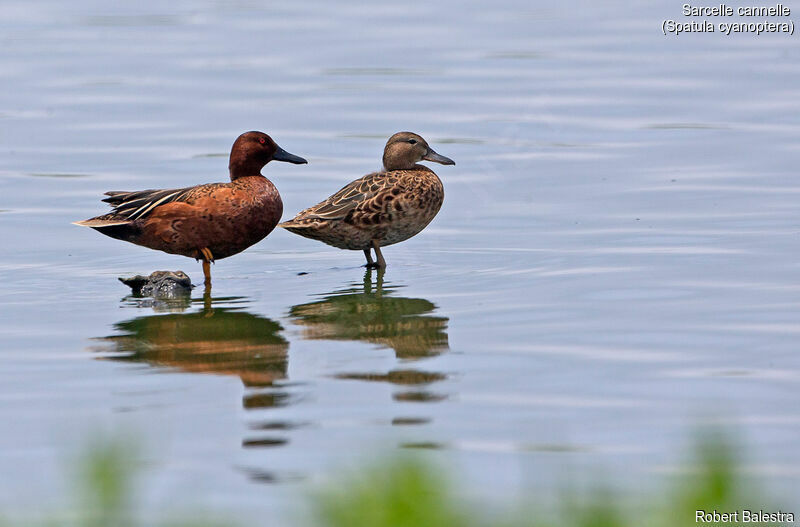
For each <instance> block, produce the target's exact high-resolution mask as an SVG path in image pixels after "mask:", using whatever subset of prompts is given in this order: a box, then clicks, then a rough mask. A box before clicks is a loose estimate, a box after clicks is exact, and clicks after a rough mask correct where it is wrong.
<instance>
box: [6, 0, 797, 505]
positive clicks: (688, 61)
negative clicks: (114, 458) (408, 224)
mask: <svg viewBox="0 0 800 527" xmlns="http://www.w3.org/2000/svg"><path fill="white" fill-rule="evenodd" d="M3 11H4V16H3V21H2V22H0V42H1V43H2V46H0V76H2V78H3V84H4V87H5V89H4V90H2V91H0V131H1V133H2V140H1V141H0V159H2V165H1V166H0V239H2V241H3V256H2V258H0V279H2V283H3V287H2V288H0V311H1V312H2V317H0V339H1V341H2V346H1V347H0V349H2V351H0V353H1V354H2V361H3V368H1V369H0V401H2V404H0V421H2V422H3V423H5V426H4V427H3V430H4V432H3V433H2V434H0V474H4V477H2V478H0V496H2V498H0V508H2V509H3V510H20V509H21V511H20V515H22V516H24V515H25V509H26V504H28V505H31V506H32V505H33V504H39V503H41V502H45V503H53V504H54V506H57V505H58V503H59V500H61V497H62V496H63V495H64V493H68V492H69V488H70V485H69V482H68V478H67V477H66V476H64V474H63V470H62V469H63V467H64V465H65V464H66V460H67V459H69V456H70V454H71V453H72V452H74V451H75V450H76V448H78V445H81V444H83V443H84V442H85V441H86V440H87V438H92V437H94V436H97V435H104V434H112V435H113V434H122V435H126V436H131V437H135V438H137V441H138V442H140V443H141V444H142V451H143V452H144V453H145V454H144V455H145V457H146V463H145V464H144V474H143V479H144V481H146V482H147V484H146V486H145V488H144V489H143V491H142V494H143V495H142V496H141V500H142V502H143V505H144V508H145V510H149V511H152V510H156V509H157V508H160V507H167V508H171V507H179V508H180V507H186V508H190V507H194V506H198V505H201V506H202V507H209V508H212V509H215V510H221V511H224V512H226V513H227V514H230V515H231V516H233V517H234V518H240V519H242V520H243V521H252V520H253V519H255V518H264V517H270V518H274V519H276V520H275V521H278V520H277V519H278V518H286V517H288V515H291V514H294V511H295V510H296V508H297V507H300V506H301V504H302V503H303V502H304V499H305V494H304V492H305V489H307V488H308V486H309V485H310V486H313V485H316V484H318V483H322V482H325V481H336V480H337V478H338V477H339V475H340V474H341V470H342V469H343V468H346V467H351V466H358V465H360V464H362V463H364V462H365V460H368V459H370V458H371V457H372V456H373V455H378V453H381V452H386V451H389V452H395V451H398V450H400V451H406V452H408V451H413V452H417V453H420V454H424V455H425V456H426V459H429V460H430V462H431V463H440V464H442V465H444V466H447V467H451V468H452V469H453V470H454V472H455V473H456V474H459V480H460V481H461V482H463V485H464V487H465V491H466V492H468V493H470V494H471V495H475V496H480V497H484V498H487V499H491V500H499V501H502V500H503V499H506V498H509V497H514V496H515V495H517V494H519V493H523V492H527V490H526V489H531V488H532V489H535V490H536V492H537V493H538V495H540V496H542V497H543V498H546V497H547V496H548V495H549V494H552V493H556V492H557V490H558V488H560V485H561V483H562V482H563V481H564V480H565V479H568V478H570V477H573V476H574V477H576V478H578V479H581V478H583V477H584V476H585V475H588V476H587V477H591V476H593V475H595V474H597V473H598V472H600V473H603V474H606V475H607V476H608V478H609V480H610V482H611V484H612V485H613V486H617V487H619V488H623V489H626V490H631V491H636V490H637V489H641V488H647V487H648V486H651V485H653V484H654V481H655V480H657V477H658V476H660V475H662V474H664V473H671V472H673V471H675V470H680V469H681V467H682V466H683V465H682V463H683V461H684V459H683V458H682V457H681V454H680V453H681V452H682V451H683V449H684V447H685V446H686V444H687V437H688V435H689V434H690V432H691V428H692V424H693V423H697V422H701V423H706V424H711V425H714V426H726V427H727V426H732V427H734V428H735V429H736V430H738V431H739V433H741V435H742V436H743V437H744V439H745V440H746V441H747V443H748V444H749V445H751V446H752V448H753V452H752V456H751V458H748V460H747V469H748V471H749V472H750V473H752V474H755V475H756V476H757V477H759V478H761V480H762V481H763V483H764V484H765V486H766V487H767V488H770V489H772V490H773V491H774V492H775V493H776V495H778V496H779V497H781V498H783V501H784V502H787V501H788V502H791V500H796V496H797V494H796V493H793V492H791V491H787V489H792V488H797V484H798V482H800V479H799V478H800V458H798V455H797V451H796V442H797V441H796V440H797V437H798V434H799V433H800V413H798V410H797V405H796V404H795V401H796V399H797V393H798V381H800V360H799V359H798V353H797V334H798V318H799V316H800V285H798V284H800V264H798V259H797V255H798V244H799V243H800V237H799V236H798V232H799V231H798V224H797V221H798V220H797V219H798V217H800V214H798V213H800V201H799V200H798V196H800V185H798V183H797V178H796V171H797V156H798V152H800V141H798V137H799V135H798V132H800V122H799V121H798V116H800V108H799V107H798V106H800V92H799V91H798V88H797V87H798V86H800V73H799V72H800V68H798V54H799V53H800V48H798V47H797V42H796V38H795V37H786V36H775V35H762V36H760V37H755V36H752V35H737V36H731V37H724V36H721V35H683V36H681V37H679V38H674V37H669V38H667V37H664V36H663V35H662V34H661V32H660V24H661V21H662V20H663V19H664V18H676V17H678V16H679V6H677V5H673V3H670V2H656V3H652V2H650V3H646V4H639V3H622V2H611V3H604V4H603V5H602V6H601V5H597V4H595V3H591V2H578V3H571V4H564V5H563V6H561V5H555V4H535V3H534V4H531V3H530V2H521V1H520V2H516V1H508V2H491V3H484V4H474V5H470V6H468V7H464V6H463V5H462V4H460V3H455V2H438V3H435V4H431V3H411V4H409V3H403V4H386V3H380V2H379V3H375V2H366V3H365V2H361V3H351V4H348V6H335V5H333V4H330V3H327V2H303V3H294V4H291V5H281V6H277V5H270V6H267V5H260V4H258V3H254V2H227V1H221V2H199V3H198V2H178V3H171V4H163V3H158V2H150V1H144V2H137V3H136V4H128V5H125V6H112V5H109V4H108V3H103V2H95V1H79V2H70V3H63V2H49V1H45V2H37V3H29V2H15V1H9V2H5V3H4V9H3ZM251 129H259V130H264V131H266V132H268V133H270V134H271V135H272V136H273V137H274V138H275V139H276V141H277V142H278V143H279V144H280V145H281V146H283V147H284V148H286V149H287V150H288V151H290V152H293V153H296V154H298V155H301V156H303V157H306V158H307V159H308V160H309V164H308V165H307V166H293V165H287V164H283V163H275V164H271V165H269V166H268V167H266V169H265V174H267V175H268V176H269V177H270V178H271V179H272V180H273V181H274V182H275V183H276V185H277V186H278V188H279V189H280V191H281V194H282V196H283V198H284V204H285V216H287V217H288V216H289V215H290V214H293V213H294V212H296V211H298V210H300V209H302V208H304V207H306V206H309V205H311V204H313V203H316V202H317V201H319V200H320V199H322V198H324V197H325V196H327V195H329V194H331V193H333V192H334V191H336V190H337V189H339V188H340V187H341V186H342V185H344V184H345V183H346V182H348V181H350V180H352V179H354V178H356V177H358V176H360V175H362V174H364V173H367V172H369V171H371V170H374V169H376V168H377V167H378V166H379V165H380V154H381V150H382V147H383V144H384V142H385V140H386V138H387V137H388V136H389V135H391V134H392V133H393V132H396V131H398V130H413V131H416V132H419V133H420V134H422V135H423V136H424V137H425V138H426V139H427V140H428V141H429V142H430V143H431V144H432V145H433V147H434V148H435V149H436V150H437V151H439V152H441V153H442V154H443V155H447V156H448V157H451V158H453V159H454V160H456V162H457V165H456V166H455V167H444V166H438V165H437V166H435V167H434V168H435V170H436V171H437V173H438V174H439V175H440V176H441V178H442V180H443V181H444V184H445V188H446V194H447V196H446V200H445V204H444V207H443V209H442V211H441V213H440V214H439V216H438V217H437V218H436V220H435V221H434V223H432V224H431V226H430V227H429V228H427V229H426V230H425V231H424V233H422V234H421V235H419V236H418V237H416V238H414V239H412V240H410V241H408V242H406V243H403V244H400V245H398V246H393V247H390V248H387V249H386V250H385V251H384V252H385V255H386V257H387V259H388V261H389V265H390V266H389V268H388V270H387V271H386V273H385V274H384V275H382V276H379V275H378V273H377V272H365V271H364V269H363V268H360V267H359V265H360V264H361V262H362V258H363V257H362V255H361V254H360V253H357V252H343V251H339V250H337V249H333V248H329V247H326V246H323V245H321V244H317V243H315V242H312V241H310V240H306V239H302V238H300V237H297V236H294V235H292V234H290V233H288V232H283V231H276V232H275V233H273V234H272V235H270V236H269V238H268V239H266V240H265V241H263V242H261V243H259V244H257V245H256V246H254V247H252V248H251V249H249V250H247V251H246V252H244V253H242V254H240V255H238V256H236V257H233V258H231V259H228V260H223V261H220V262H218V263H217V264H216V265H215V267H214V269H213V273H214V289H213V291H212V293H211V295H210V296H206V297H204V295H203V292H202V290H200V289H196V290H195V292H194V293H193V294H192V298H191V299H190V300H187V301H186V302H184V303H182V304H180V303H179V304H178V305H167V306H165V305H158V304H153V303H147V302H141V301H138V300H136V299H131V298H129V297H126V291H125V288H124V286H122V284H120V283H119V282H118V281H117V277H119V276H127V275H133V274H141V273H149V272H151V271H153V270H157V269H173V270H175V269H183V270H184V271H186V272H187V273H188V274H189V275H190V276H192V277H193V278H194V279H195V281H196V282H199V281H200V277H201V276H202V274H201V271H200V267H199V265H198V264H196V263H195V262H193V261H191V260H188V259H184V258H180V257H175V256H170V255H166V254H162V253H156V252H154V251H149V250H145V249H143V248H140V247H135V246H133V245H128V244H124V243H121V242H118V241H115V240H112V239H109V238H105V237H103V236H101V235H99V234H97V233H95V232H92V231H90V230H88V229H80V228H78V227H75V226H73V225H71V224H70V222H71V221H75V220H78V219H84V218H87V217H90V216H93V215H96V214H98V213H99V212H101V211H102V210H103V206H104V204H102V203H100V202H99V201H98V200H99V198H100V197H101V196H102V193H103V192H104V191H107V190H135V189H143V188H159V187H181V186H188V185H193V184H197V183H202V182H208V181H219V180H223V179H225V178H226V176H227V160H226V155H227V151H228V149H229V147H230V145H231V143H232V142H233V140H234V138H235V137H236V136H237V135H238V134H239V133H241V132H243V131H246V130H251ZM373 453H374V454H373ZM795 504H796V502H795ZM31 509H33V507H31ZM31 514H32V513H31Z"/></svg>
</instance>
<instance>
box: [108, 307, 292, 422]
mask: <svg viewBox="0 0 800 527" xmlns="http://www.w3.org/2000/svg"><path fill="white" fill-rule="evenodd" d="M242 300H243V299H239V298H224V299H223V298H219V299H213V300H212V299H211V298H210V296H209V295H206V296H205V297H204V298H203V299H202V300H199V299H197V300H192V301H190V302H191V303H192V304H196V303H198V302H202V303H203V307H202V309H200V310H199V311H192V312H188V313H175V312H170V313H168V314H154V315H146V316H140V317H136V318H132V319H130V320H126V321H123V322H118V323H116V324H115V325H114V329H116V330H117V331H118V332H119V334H117V335H111V336H108V337H101V338H98V339H97V340H99V341H102V342H104V343H105V344H106V345H105V346H102V347H96V348H94V351H99V352H105V353H108V352H111V353H114V355H111V356H107V357H104V358H107V359H110V360H115V361H122V362H142V363H147V364H150V365H153V366H161V367H168V368H178V369H180V370H183V371H188V372H196V373H211V374H223V375H237V376H238V377H239V378H240V379H241V380H242V382H243V383H244V385H245V386H247V387H252V388H257V387H269V386H272V384H273V382H274V381H276V380H280V379H284V378H286V371H287V367H288V350H289V342H288V341H287V340H286V339H284V338H283V337H282V336H281V335H279V334H278V332H279V331H281V330H282V329H283V328H282V327H281V326H280V324H278V323H277V322H274V321H273V320H270V319H268V318H266V317H262V316H258V315H253V314H251V313H248V312H246V311H244V310H242V309H241V308H239V307H235V303H236V302H237V301H242ZM215 303H225V304H226V306H227V307H214V304H215ZM231 304H234V307H230V305H231ZM152 307H153V308H154V310H158V311H161V310H162V309H163V306H152ZM176 307H177V306H176V304H174V303H173V304H171V309H170V310H174V309H176ZM259 395H260V394H259ZM272 395H273V396H272V397H271V399H275V400H276V401H277V400H278V399H280V397H279V395H278V394H272ZM262 399H263V400H262ZM268 399H270V398H269V397H266V398H264V397H260V398H259V397H257V396H256V395H253V394H246V395H245V403H244V404H245V407H258V406H265V405H266V406H268V405H269V404H270V401H269V400H268Z"/></svg>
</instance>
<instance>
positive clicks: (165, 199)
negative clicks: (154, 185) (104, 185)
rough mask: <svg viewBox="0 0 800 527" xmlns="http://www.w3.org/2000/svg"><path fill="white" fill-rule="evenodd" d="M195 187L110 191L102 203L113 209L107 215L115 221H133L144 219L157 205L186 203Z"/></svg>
mask: <svg viewBox="0 0 800 527" xmlns="http://www.w3.org/2000/svg"><path fill="white" fill-rule="evenodd" d="M196 188H197V187H187V188H178V189H166V190H158V189H156V190H153V189H151V190H138V191H135V192H124V191H110V192H106V195H107V196H109V197H107V198H105V199H104V200H103V201H104V202H106V203H109V204H110V205H111V206H112V207H114V208H113V209H112V210H111V212H110V213H109V215H110V216H113V217H114V218H116V219H119V220H123V221H134V220H138V219H140V218H144V217H146V216H147V215H148V214H150V213H151V212H152V211H153V210H155V209H156V207H158V206H159V205H165V204H167V203H172V202H176V201H186V199H187V198H188V197H190V196H191V194H192V191H193V190H195V189H196Z"/></svg>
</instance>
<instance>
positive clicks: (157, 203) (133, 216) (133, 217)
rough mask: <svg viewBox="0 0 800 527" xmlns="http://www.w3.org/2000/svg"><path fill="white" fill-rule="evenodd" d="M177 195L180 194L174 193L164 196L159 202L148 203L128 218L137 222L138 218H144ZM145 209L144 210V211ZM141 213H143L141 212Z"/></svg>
mask: <svg viewBox="0 0 800 527" xmlns="http://www.w3.org/2000/svg"><path fill="white" fill-rule="evenodd" d="M176 194H179V192H173V193H172V194H167V195H166V196H164V197H163V198H161V199H160V200H158V201H155V202H153V203H149V204H148V203H145V204H144V205H143V206H142V207H139V209H138V210H137V211H136V212H134V213H133V214H131V215H129V216H128V218H129V219H131V220H135V219H136V218H138V217H139V216H144V215H145V214H147V212H148V211H150V210H152V209H154V208H156V207H158V206H159V205H160V204H162V203H163V202H164V201H166V200H168V199H169V198H171V197H173V196H175V195H176ZM143 208H144V210H142V209H143ZM140 211H141V212H140Z"/></svg>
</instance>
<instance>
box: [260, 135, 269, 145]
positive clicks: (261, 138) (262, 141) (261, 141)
mask: <svg viewBox="0 0 800 527" xmlns="http://www.w3.org/2000/svg"><path fill="white" fill-rule="evenodd" d="M258 142H259V143H261V144H262V145H263V144H264V143H266V142H267V140H266V139H264V138H263V137H259V138H258Z"/></svg>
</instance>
